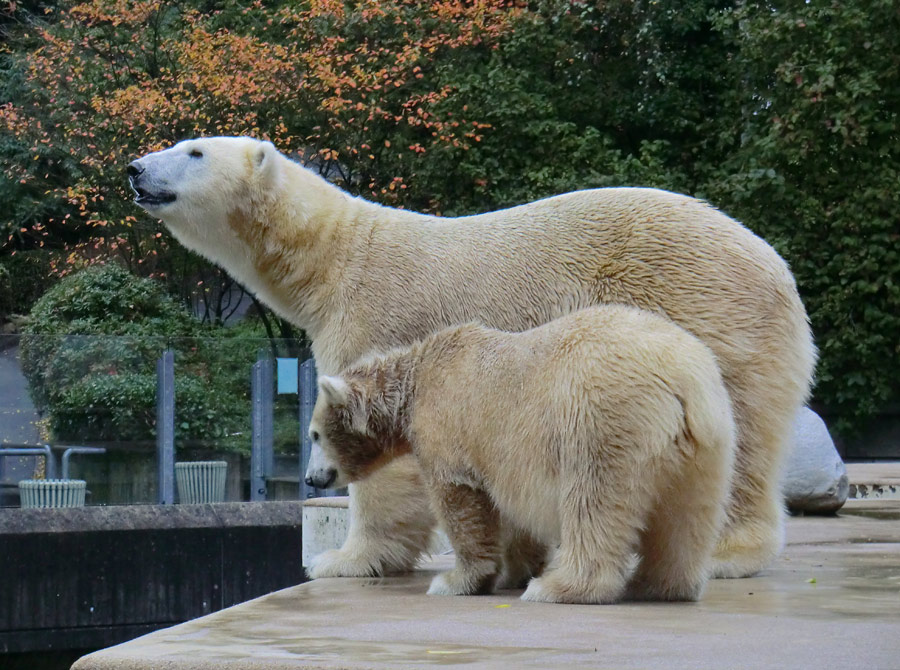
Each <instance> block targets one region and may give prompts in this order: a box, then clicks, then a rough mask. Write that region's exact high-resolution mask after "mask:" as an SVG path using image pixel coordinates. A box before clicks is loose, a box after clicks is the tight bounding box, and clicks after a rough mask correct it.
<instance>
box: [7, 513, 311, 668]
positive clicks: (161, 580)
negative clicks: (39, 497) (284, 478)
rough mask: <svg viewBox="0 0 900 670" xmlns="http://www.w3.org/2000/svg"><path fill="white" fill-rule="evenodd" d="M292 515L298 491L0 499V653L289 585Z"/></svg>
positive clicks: (294, 532) (126, 633) (146, 626)
mask: <svg viewBox="0 0 900 670" xmlns="http://www.w3.org/2000/svg"><path fill="white" fill-rule="evenodd" d="M300 518H301V504H300V503H299V502H283V503H234V504H232V503H221V504H215V505H173V506H165V507H163V506H156V505H141V506H123V507H85V508H77V509H17V508H12V509H2V510H0V565H2V566H3V569H2V572H0V654H3V653H26V652H37V651H47V650H63V649H97V648H100V647H104V646H108V645H110V644H116V643H118V642H121V641H123V640H127V639H130V638H131V637H134V636H135V635H140V634H143V633H146V632H147V631H149V630H155V629H158V628H160V627H163V626H170V625H172V624H174V623H179V622H181V621H187V620H188V619H192V618H195V617H197V616H202V615H204V614H209V613H210V612H214V611H216V610H219V609H222V608H223V607H229V606H231V605H234V604H236V603H239V602H243V601H245V600H249V599H251V598H256V597H258V596H260V595H262V594H264V593H269V592H271V591H275V590H277V589H282V588H284V587H286V586H290V585H293V584H299V583H301V582H303V581H304V580H305V574H304V572H303V569H302V568H301V565H300V544H301V543H300V536H301V533H300ZM2 665H3V663H2V661H0V666H2Z"/></svg>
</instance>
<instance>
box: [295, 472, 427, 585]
mask: <svg viewBox="0 0 900 670" xmlns="http://www.w3.org/2000/svg"><path fill="white" fill-rule="evenodd" d="M434 526H435V518H434V515H433V513H432V511H431V508H430V506H429V504H428V494H427V493H426V491H425V487H424V485H423V483H422V477H421V475H420V472H419V467H418V465H417V464H416V461H415V459H414V458H413V457H412V456H404V457H402V458H399V459H397V460H396V461H394V462H393V463H391V464H389V465H387V466H385V467H383V468H381V469H380V470H378V471H376V472H374V473H373V474H372V475H370V476H369V477H368V478H366V479H364V480H362V481H359V482H357V483H355V484H351V486H350V530H349V532H348V534H347V540H346V541H345V542H344V546H343V547H341V548H340V549H335V550H331V551H326V552H324V553H322V554H320V555H319V556H316V557H315V558H314V559H313V560H312V564H311V565H310V567H309V570H308V573H309V577H310V579H319V578H322V577H373V576H377V575H383V574H385V573H392V572H405V571H408V570H411V569H412V568H413V567H414V566H415V564H416V561H418V559H419V557H420V556H421V554H422V552H424V551H425V550H426V548H427V547H428V543H429V541H430V540H431V533H432V529H433V528H434Z"/></svg>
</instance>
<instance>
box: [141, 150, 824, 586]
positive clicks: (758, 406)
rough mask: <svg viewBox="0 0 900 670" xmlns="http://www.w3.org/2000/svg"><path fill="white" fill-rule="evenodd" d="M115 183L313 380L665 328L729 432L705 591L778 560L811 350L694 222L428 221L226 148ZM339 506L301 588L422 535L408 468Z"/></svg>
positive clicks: (764, 288) (644, 213) (582, 217)
mask: <svg viewBox="0 0 900 670" xmlns="http://www.w3.org/2000/svg"><path fill="white" fill-rule="evenodd" d="M128 174H129V177H130V180H131V184H132V187H133V189H134V190H135V192H136V194H137V198H136V202H137V204H139V205H140V206H141V207H143V208H144V209H145V210H147V211H148V212H149V213H151V214H153V215H155V216H157V217H159V218H161V219H162V220H163V221H164V222H165V224H166V225H167V226H168V227H169V229H170V230H171V231H172V234H173V235H174V236H175V237H176V238H177V239H178V240H179V241H180V242H181V243H182V244H184V245H185V246H186V247H187V248H189V249H192V250H194V251H196V252H198V253H200V254H202V255H203V256H206V257H207V258H209V259H210V260H211V261H212V262H214V263H216V264H218V265H220V266H221V267H223V268H224V269H225V270H226V271H228V272H229V273H230V274H231V275H232V276H234V278H235V279H237V280H238V281H239V282H241V283H242V284H244V285H245V286H246V287H247V288H248V289H250V290H251V291H253V292H254V293H255V294H256V295H257V296H258V297H259V298H260V299H261V300H262V301H263V302H265V303H266V304H268V305H269V306H270V307H271V308H272V309H274V310H275V311H276V312H277V313H279V314H280V315H281V316H283V317H284V318H286V319H288V320H290V321H292V322H293V323H294V324H296V325H297V326H299V327H301V328H303V329H304V330H305V331H306V332H307V334H308V335H309V337H310V338H311V339H312V342H313V345H312V348H313V354H314V356H315V358H316V363H317V366H318V369H319V372H320V373H321V374H326V375H335V374H337V373H338V372H340V370H341V369H342V368H344V367H346V366H347V365H349V364H350V363H353V362H354V361H356V360H357V359H358V358H360V357H361V356H363V355H365V354H368V353H371V352H376V351H384V350H387V349H390V348H392V347H394V346H396V345H401V344H409V343H411V342H413V341H415V340H417V339H420V338H422V337H424V336H426V335H428V334H430V333H432V332H434V331H436V330H439V329H440V328H442V327H444V326H448V325H454V324H458V323H462V322H466V321H481V322H483V323H485V324H486V325H488V326H493V327H495V328H499V329H502V330H510V331H517V330H525V329H528V328H531V327H533V326H536V325H539V324H542V323H545V322H547V321H549V320H551V319H553V318H555V317H557V316H560V315H563V314H567V313H569V312H572V311H574V310H576V309H579V308H581V307H585V306H588V305H591V304H597V303H622V304H629V305H635V306H638V307H641V308H645V309H647V310H650V311H654V312H657V313H662V314H665V315H667V316H668V317H669V318H670V319H672V320H673V321H675V322H676V323H678V324H679V325H681V326H682V327H684V328H685V329H687V330H688V331H690V332H691V333H693V334H694V335H696V336H697V337H699V338H700V339H701V340H702V341H703V342H705V343H706V344H707V345H708V346H709V347H710V349H712V351H713V352H714V353H715V355H716V357H717V359H718V361H719V363H720V365H721V368H722V376H723V378H724V380H725V384H726V386H727V387H728V390H729V393H730V394H731V399H732V403H733V406H734V411H735V419H736V423H737V427H738V460H737V464H736V466H737V467H736V471H737V476H736V481H735V482H734V490H733V500H732V504H731V505H730V508H729V513H728V524H727V526H726V529H725V531H724V532H723V536H722V538H721V539H720V541H719V545H718V548H717V551H716V556H715V574H716V575H718V576H722V577H738V576H745V575H751V574H753V573H755V572H757V571H758V570H760V569H762V568H763V567H765V566H766V565H767V564H768V563H769V561H770V560H771V559H772V558H773V557H774V556H775V554H776V553H777V552H778V551H779V550H780V547H781V544H782V541H783V519H782V515H783V510H782V502H781V495H780V489H779V475H780V464H781V461H782V455H783V451H784V445H785V442H786V439H787V436H788V434H789V431H790V428H791V422H792V419H793V417H794V413H795V412H796V411H797V409H798V407H799V406H800V405H801V403H802V402H803V401H804V400H805V398H806V396H807V394H808V391H809V387H810V384H811V378H812V372H813V368H814V365H815V348H814V346H813V343H812V337H811V333H810V329H809V324H808V321H807V318H806V312H805V310H804V308H803V305H802V303H801V301H800V298H799V297H798V295H797V289H796V286H795V283H794V279H793V277H792V275H791V273H790V271H789V270H788V267H787V265H786V264H785V263H784V261H783V260H782V259H781V258H780V257H779V256H778V254H777V253H776V252H775V251H774V250H773V249H772V248H771V247H770V246H769V245H768V244H766V243H765V242H764V241H763V240H761V239H760V238H758V237H757V236H756V235H754V234H753V233H752V232H750V231H749V230H747V229H746V228H744V227H743V226H741V225H740V224H739V223H737V222H735V221H733V220H732V219H730V218H728V217H727V216H725V215H724V214H722V213H720V212H718V211H717V210H715V209H713V208H712V207H709V206H708V205H706V204H704V203H702V202H699V201H697V200H694V199H692V198H689V197H686V196H683V195H677V194H673V193H668V192H665V191H658V190H653V189H637V188H612V189H599V190H590V191H578V192H574V193H567V194H565V195H560V196H556V197H553V198H548V199H546V200H540V201H538V202H533V203H530V204H527V205H522V206H519V207H513V208H511V209H506V210H502V211H498V212H491V213H488V214H481V215H478V216H470V217H463V218H458V219H444V218H438V217H432V216H425V215H422V214H416V213H413V212H408V211H403V210H396V209H390V208H386V207H382V206H380V205H377V204H374V203H371V202H367V201H365V200H362V199H360V198H354V197H352V196H350V195H348V194H346V193H344V192H343V191H341V190H340V189H338V188H336V187H335V186H333V185H331V184H329V183H328V182H326V181H325V180H324V179H322V178H320V177H318V176H317V175H315V174H313V173H312V172H311V171H309V170H307V169H305V168H303V167H302V166H300V165H299V164H297V163H295V162H293V161H291V160H289V159H288V158H286V157H285V156H283V155H281V154H280V153H278V151H277V150H276V149H275V147H274V146H272V144H270V143H268V142H260V141H257V140H254V139H250V138H235V137H231V138H225V137H223V138H205V139H196V140H185V141H183V142H180V143H178V144H177V145H175V146H173V147H172V148H170V149H166V150H164V151H159V152H156V153H152V154H149V155H147V156H144V157H143V158H140V159H138V160H136V161H134V162H133V163H131V164H130V165H129V166H128ZM350 494H351V495H350V500H351V519H352V521H351V527H350V533H349V537H348V539H347V541H346V543H345V544H344V546H343V547H342V548H341V549H340V550H336V551H332V552H326V553H325V554H323V555H322V556H321V557H319V559H318V560H317V561H316V563H315V565H314V566H313V567H312V570H311V576H312V577H327V576H364V575H372V574H377V573H382V572H386V571H392V570H403V569H408V568H409V567H411V566H412V565H413V563H414V562H415V561H416V559H417V558H418V556H419V555H420V553H421V551H422V550H423V549H424V548H425V547H426V546H427V543H428V539H429V537H430V534H431V529H432V526H433V524H434V518H433V516H432V515H431V513H430V511H429V510H428V509H427V505H426V504H425V502H424V501H425V500H426V496H425V493H424V491H423V489H422V484H421V480H420V477H419V474H418V471H417V468H416V465H415V461H414V460H413V459H412V457H406V458H404V459H401V460H400V461H398V462H397V463H396V464H395V465H392V466H391V467H387V468H383V469H382V470H381V471H380V472H379V473H378V474H377V475H375V476H373V477H371V478H370V479H369V480H367V481H366V482H361V483H359V484H357V485H355V486H353V487H352V488H351V492H350Z"/></svg>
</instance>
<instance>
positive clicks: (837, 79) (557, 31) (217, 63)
mask: <svg viewBox="0 0 900 670" xmlns="http://www.w3.org/2000/svg"><path fill="white" fill-rule="evenodd" d="M37 6H38V5H37V3H28V7H30V8H31V9H28V10H27V11H26V10H22V11H20V13H18V14H16V15H15V16H16V17H27V21H26V22H24V23H22V24H21V25H22V26H25V25H26V24H27V26H28V27H27V29H25V28H22V29H18V28H17V27H16V25H14V23H15V22H13V23H10V24H8V25H5V26H4V28H5V29H6V31H7V32H6V34H7V35H8V36H9V38H10V39H9V43H10V46H9V47H8V48H7V49H6V50H0V99H4V100H10V101H12V104H10V105H7V106H5V107H4V106H0V121H2V123H0V161H2V162H3V166H2V167H3V169H2V170H0V201H4V202H7V203H10V205H9V207H8V208H7V209H6V210H4V211H3V212H0V242H2V241H4V240H5V244H6V247H5V250H9V249H11V248H13V247H15V248H17V249H24V248H36V247H39V246H40V245H42V244H44V245H46V246H47V247H51V248H54V249H58V248H66V249H67V250H70V251H73V254H74V256H75V257H77V259H78V260H77V262H86V261H90V260H92V259H98V258H109V257H115V258H117V259H120V260H121V262H123V263H125V264H126V265H127V266H128V267H129V269H131V270H133V271H135V272H137V273H139V274H142V275H153V276H157V277H163V278H164V279H165V280H166V281H167V282H168V285H169V290H170V292H171V293H172V294H177V295H179V296H180V297H181V298H182V299H183V301H184V302H190V301H192V300H193V301H194V302H195V303H196V301H197V289H196V287H197V285H198V280H202V281H203V286H204V289H203V291H205V292H204V293H203V294H202V297H203V298H204V304H208V308H209V309H208V319H207V320H208V321H210V322H217V321H221V320H222V318H223V317H222V314H223V311H225V310H223V309H222V308H221V306H222V296H226V295H229V292H228V290H227V289H228V288H229V287H228V284H227V282H228V281H229V280H228V279H227V278H225V277H224V276H223V275H222V274H221V273H219V272H217V271H214V270H211V269H209V268H208V266H206V265H204V264H203V263H202V262H200V261H198V259H196V258H195V257H193V256H191V255H190V254H187V253H186V252H184V250H183V249H181V248H180V247H179V246H178V245H177V244H173V243H172V240H171V238H169V236H168V233H167V232H166V231H164V230H163V229H162V228H161V227H160V226H159V225H158V224H157V223H155V222H150V221H149V220H147V219H146V217H144V218H139V215H138V214H137V212H136V210H135V209H134V207H133V205H132V204H131V203H130V202H129V200H130V196H129V194H128V193H127V188H126V185H125V181H124V179H123V178H122V176H121V169H122V166H123V165H124V164H125V163H126V162H127V160H128V159H129V158H130V157H131V156H133V155H136V154H140V153H142V152H144V151H146V150H148V149H150V148H158V147H160V146H163V145H165V144H168V143H171V142H173V141H175V140H178V139H181V138H182V137H184V136H186V135H198V134H221V133H225V134H232V133H242V134H254V135H257V136H262V137H266V138H269V139H272V140H274V141H275V142H276V144H277V145H278V146H279V148H281V149H282V150H283V151H285V152H286V153H288V154H289V155H291V156H294V157H296V158H298V159H301V160H309V161H310V164H311V165H312V166H315V167H318V168H320V169H321V171H322V172H323V173H324V174H327V175H329V176H330V177H332V178H335V179H336V180H337V181H338V182H339V183H340V185H341V186H343V187H345V188H347V189H348V190H350V191H352V192H353V193H354V194H358V195H363V196H365V197H369V198H375V199H377V200H379V201H381V202H383V203H384V204H389V205H394V206H402V207H407V208H413V209H418V210H425V211H432V212H439V213H442V214H446V215H463V214H470V213H474V212H480V211H486V210H490V209H495V208H498V207H505V206H510V205H515V204H519V203H522V202H526V201H529V200H534V199H536V198H540V197H545V196H549V195H553V194H555V193H559V192H563V191H568V190H573V189H577V188H589V187H602V186H618V185H641V186H657V187H661V188H666V189H670V190H676V191H681V192H685V193H691V194H695V195H698V196H700V197H705V198H707V199H709V200H710V201H711V202H713V203H714V204H715V205H716V206H718V207H720V208H721V209H723V210H724V211H726V212H728V213H729V214H730V215H732V216H734V217H735V218H738V219H740V220H742V221H743V222H744V223H745V224H746V225H748V226H749V227H750V228H751V229H753V230H754V231H756V232H757V233H759V234H760V235H762V236H763V237H764V238H765V239H767V240H768V241H770V242H771V243H772V244H773V245H774V246H775V247H776V249H778V251H779V252H780V253H781V254H782V255H783V256H784V257H785V258H786V259H787V260H788V261H789V263H790V264H791V267H792V269H793V270H794V272H795V274H796V277H797V281H798V286H799V289H800V292H801V295H802V297H803V298H804V301H805V302H806V304H807V307H808V311H809V314H810V317H811V320H812V324H813V329H814V332H815V335H816V340H817V342H818V345H819V347H820V352H821V364H820V366H819V370H818V380H819V381H818V386H817V387H816V390H815V394H816V396H815V399H816V401H817V402H818V403H819V404H820V405H823V406H824V407H825V409H826V410H827V411H828V412H829V413H830V414H832V415H836V416H837V417H838V419H839V420H838V423H837V424H836V427H837V428H838V429H839V430H841V431H842V432H849V431H851V430H853V429H854V428H855V427H858V426H860V425H861V423H862V422H863V421H864V420H865V418H866V417H867V416H869V415H870V414H871V413H872V412H874V411H877V410H878V409H879V408H881V407H884V406H885V405H887V404H890V403H893V402H896V401H897V400H898V399H900V396H898V393H900V385H897V384H896V382H895V380H896V379H897V378H898V376H900V351H898V347H900V344H898V343H900V337H898V335H897V333H898V332H900V321H898V320H900V249H898V247H900V232H898V231H900V226H898V216H897V212H898V211H900V207H898V205H900V203H898V198H900V196H898V194H897V188H896V185H897V183H898V173H900V132H898V122H900V119H898V114H900V60H898V58H897V54H898V53H900V15H898V13H897V11H896V3H894V2H892V1H890V0H872V1H871V2H869V3H865V4H864V5H858V4H857V5H855V4H853V3H838V2H828V1H826V2H808V3H798V2H785V1H783V0H778V1H770V2H747V1H737V2H736V1H727V2H726V1H725V0H691V1H689V2H675V1H674V0H658V1H654V2H633V1H631V0H609V1H605V2H602V3H592V2H572V1H570V0H537V1H536V2H529V3H518V2H500V1H499V0H486V2H483V3H474V4H473V3H463V2H453V1H448V2H445V3H421V2H387V1H386V0H367V1H366V2H357V1H355V0H347V1H345V2H315V3H300V4H296V3H293V4H292V3H274V4H271V3H250V2H246V1H241V0H229V1H228V2H225V3H218V4H216V5H215V7H213V5H211V4H210V3H205V2H195V1H193V0H189V1H187V2H168V1H167V2H161V3H131V2H126V1H125V0H93V1H90V2H85V3H82V4H79V5H76V6H73V7H69V6H68V5H67V6H66V8H65V9H63V8H61V6H57V5H55V4H54V5H51V6H52V7H53V11H51V12H49V13H48V14H47V15H46V18H41V16H39V14H40V13H39V12H36V11H34V8H35V7H37ZM22 12H24V13H22ZM10 16H12V15H10ZM22 20H23V21H25V19H22ZM0 253H5V252H4V251H0ZM67 269H68V266H67V267H65V268H63V273H64V271H66V270H67ZM57 270H58V271H59V268H57ZM11 274H12V276H13V280H14V281H15V280H16V276H17V273H16V272H14V271H13V272H12V273H11ZM13 294H14V296H18V295H20V291H19V290H18V289H16V290H14V291H13ZM207 298H208V303H207V300H206V299H207ZM0 299H2V296H0ZM116 314H119V317H118V318H119V319H120V320H122V321H124V322H125V323H127V318H126V317H125V316H124V314H125V313H123V312H116ZM148 318H152V317H148ZM160 318H161V321H160V322H159V323H158V324H156V325H154V326H147V330H146V332H151V331H152V332H165V331H164V330H163V331H156V330H155V328H156V326H159V327H160V328H167V327H168V326H169V325H174V326H175V327H176V331H175V332H178V331H177V324H169V323H168V321H167V320H166V318H162V317H160ZM76 321H77V319H75V320H73V321H72V322H71V323H75V322H76ZM281 325H282V326H283V325H284V324H281ZM133 327H134V328H136V329H137V330H140V327H138V326H133ZM269 329H270V330H271V331H273V334H274V329H273V328H272V327H271V324H269ZM125 330H126V331H127V328H126V329H125ZM128 332H129V334H130V331H128ZM191 360H192V359H190V357H187V358H186V359H185V364H186V365H188V366H190V365H192V363H191V362H190V361H191ZM242 365H243V363H242ZM197 374H198V375H199V377H198V378H201V379H202V378H203V376H202V375H203V374H207V371H204V369H203V368H202V366H199V367H198V368H197ZM135 384H137V381H135ZM97 388H98V389H99V388H101V387H100V386H98V387H97ZM123 392H124V391H123ZM84 393H87V391H84ZM98 393H99V391H98ZM184 393H185V394H187V395H190V393H191V392H190V391H189V390H185V391H184ZM84 398H85V399H86V398H87V396H86V395H85V396H84ZM198 403H199V400H198ZM197 407H198V410H197V417H202V416H203V415H204V414H203V413H204V412H205V411H206V409H205V406H202V405H200V404H198V405H197ZM192 421H194V420H193V419H192ZM196 421H200V419H199V418H198V419H196ZM204 430H205V429H204ZM209 430H212V428H209Z"/></svg>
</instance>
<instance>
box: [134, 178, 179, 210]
mask: <svg viewBox="0 0 900 670" xmlns="http://www.w3.org/2000/svg"><path fill="white" fill-rule="evenodd" d="M130 182H131V190H132V191H134V194H135V198H134V201H135V202H136V203H137V204H139V205H140V206H141V207H160V206H161V205H167V204H169V203H170V202H175V199H176V198H177V197H178V196H176V195H175V194H174V193H172V192H171V191H160V192H159V193H150V192H149V191H147V189H144V188H141V187H140V186H135V185H134V179H131V180H130Z"/></svg>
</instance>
